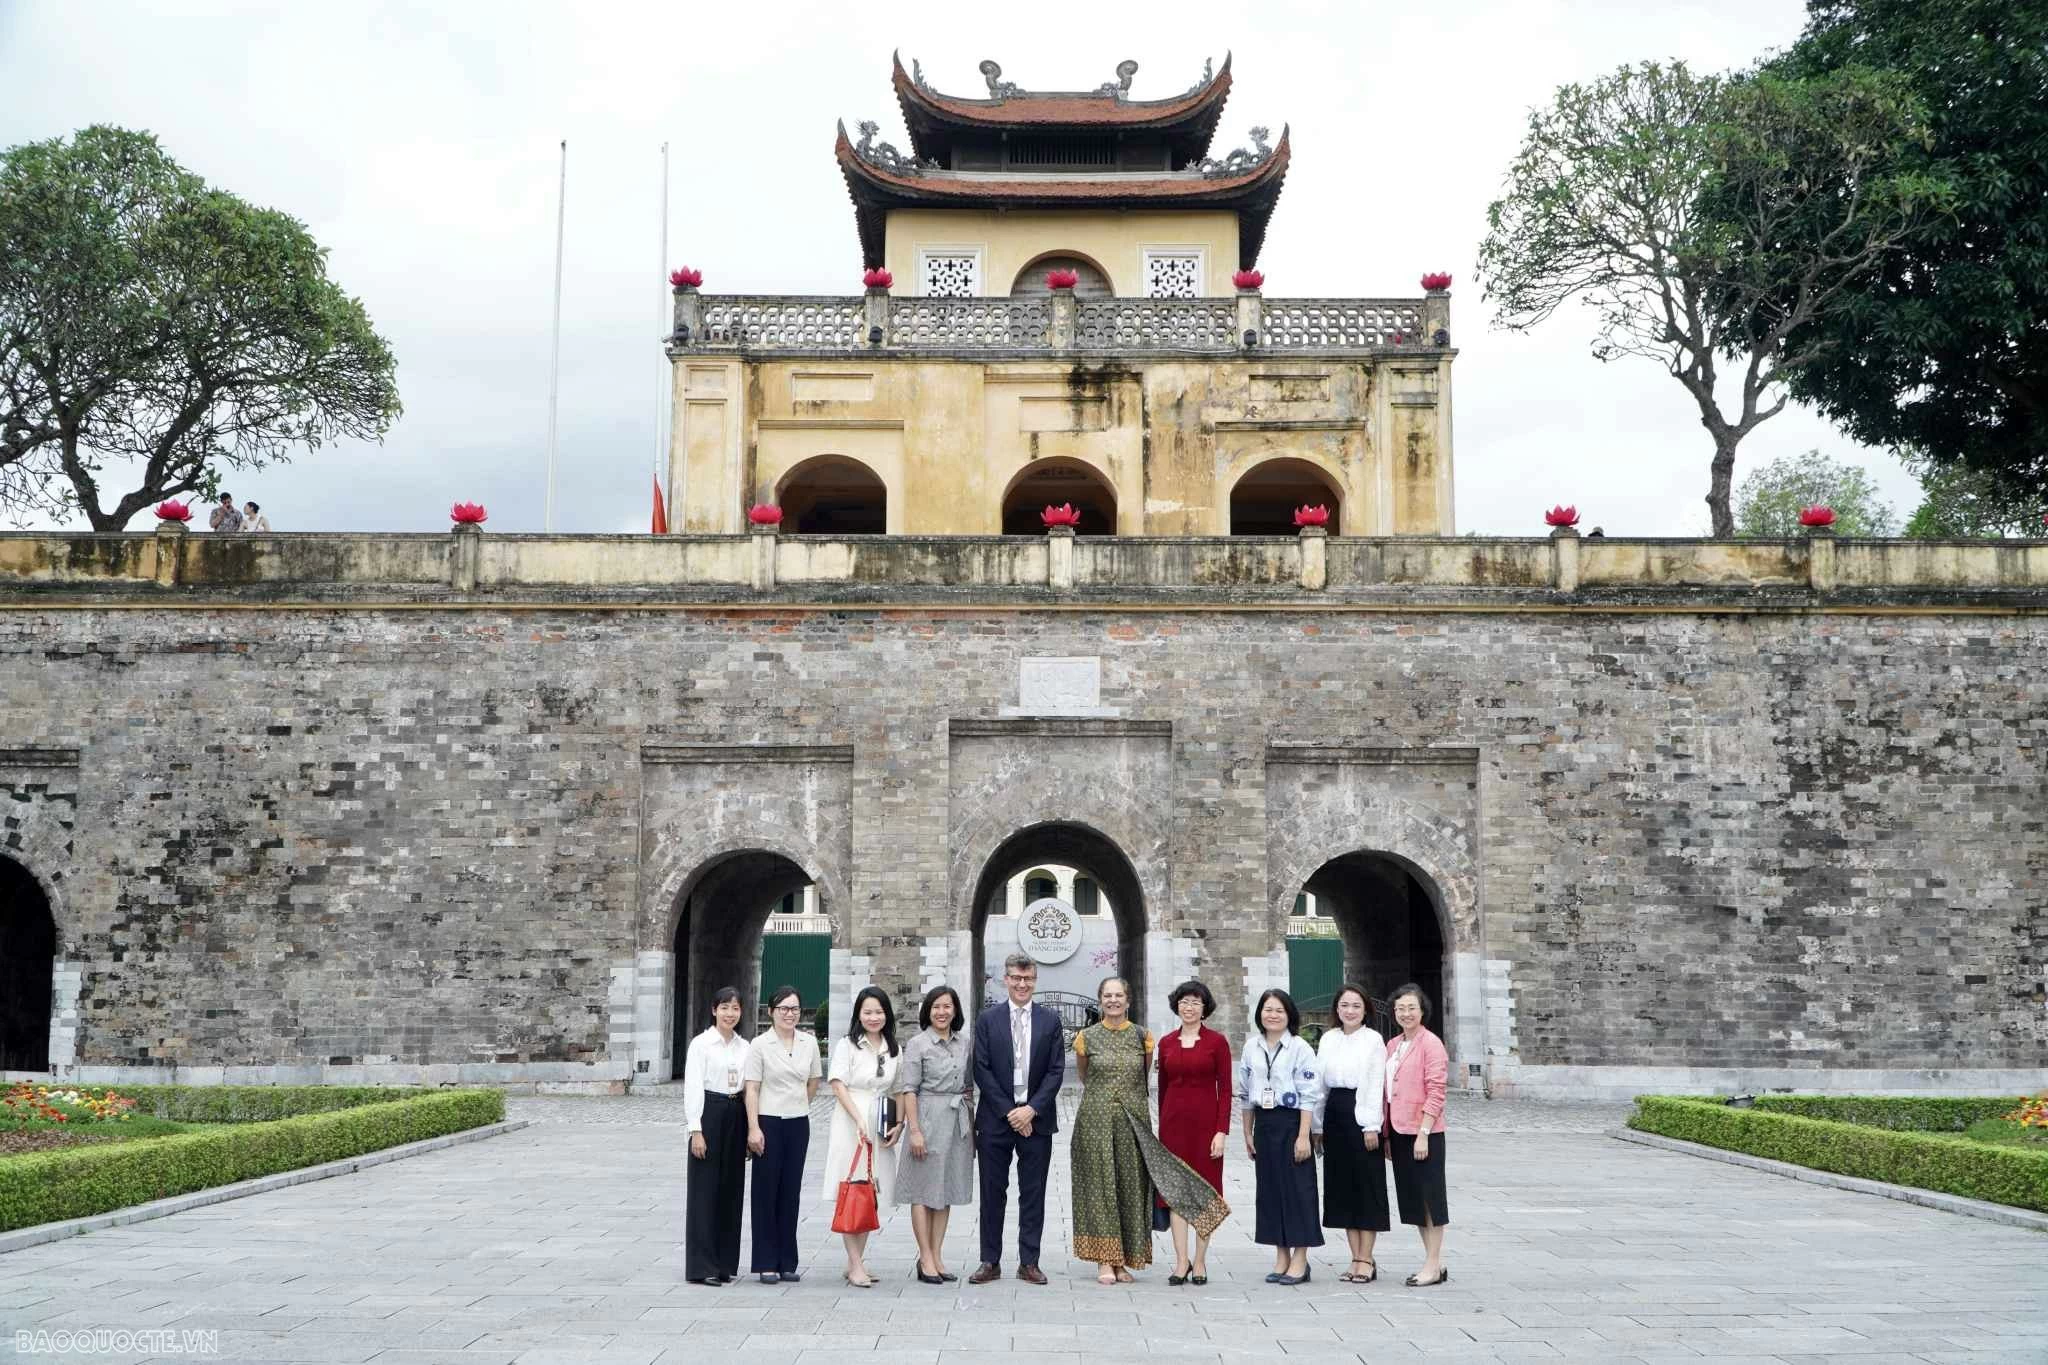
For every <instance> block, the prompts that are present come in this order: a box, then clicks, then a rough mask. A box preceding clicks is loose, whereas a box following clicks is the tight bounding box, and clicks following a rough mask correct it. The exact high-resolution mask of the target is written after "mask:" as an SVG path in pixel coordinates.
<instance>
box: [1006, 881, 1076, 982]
mask: <svg viewBox="0 0 2048 1365" xmlns="http://www.w3.org/2000/svg"><path fill="white" fill-rule="evenodd" d="M1017 946H1018V947H1020V948H1022V949H1023V950H1024V951H1025V952H1026V953H1027V954H1029V955H1030V957H1031V960H1032V961H1033V962H1037V963H1042V964H1045V965H1048V966H1049V965H1051V964H1052V963H1055V962H1065V961H1066V960H1067V959H1068V958H1070V957H1072V956H1073V955H1074V954H1075V953H1077V952H1079V951H1080V949H1081V921H1080V918H1079V917H1078V916H1076V915H1075V914H1074V907H1073V906H1071V905H1068V904H1067V903H1066V902H1065V901H1063V900H1061V899H1060V898H1059V897H1057V896H1043V897H1040V898H1039V899H1038V900H1035V901H1033V902H1031V904H1029V905H1027V906H1025V907H1024V911H1023V913H1022V914H1020V915H1018V916H1017Z"/></svg>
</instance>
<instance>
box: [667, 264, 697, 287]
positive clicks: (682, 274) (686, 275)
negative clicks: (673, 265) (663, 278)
mask: <svg viewBox="0 0 2048 1365" xmlns="http://www.w3.org/2000/svg"><path fill="white" fill-rule="evenodd" d="M668 282H669V283H670V284H672V285H674V286H675V287H676V288H678V289H681V288H682V287H683V286H684V285H688V286H689V287H690V288H692V289H695V288H696V287H697V286H698V285H700V284H702V283H704V272H703V271H701V270H692V269H690V267H688V266H683V267H682V268H680V269H678V270H671V271H669V272H668Z"/></svg>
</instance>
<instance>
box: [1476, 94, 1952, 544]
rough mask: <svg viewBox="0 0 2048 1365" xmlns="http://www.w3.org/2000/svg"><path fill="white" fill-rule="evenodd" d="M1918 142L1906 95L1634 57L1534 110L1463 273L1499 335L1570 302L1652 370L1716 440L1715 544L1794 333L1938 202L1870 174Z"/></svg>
mask: <svg viewBox="0 0 2048 1365" xmlns="http://www.w3.org/2000/svg"><path fill="white" fill-rule="evenodd" d="M1925 136H1926V134H1925V120H1924V115H1923V114H1922V112H1921V110H1920V109H1919V107H1918V105H1917V103H1916V102H1915V101H1914V100H1913V98H1912V97H1911V95H1910V94H1909V93H1908V92H1907V91H1906V90H1905V89H1904V86H1903V83H1902V82H1900V81H1899V80H1898V79H1897V78H1895V77H1891V76H1888V75H1884V74H1882V73H1875V72H1870V71H1865V70H1857V69H1847V70H1842V71H1838V72H1830V73H1826V74H1824V75H1820V76H1816V77H1813V78H1811V79H1807V80H1791V79H1786V78H1782V77H1779V76H1776V75H1773V74H1769V73H1759V74H1751V75H1747V76H1742V77H1735V78H1728V77H1720V76H1697V75H1694V74H1693V73H1692V72H1691V71H1689V70H1687V69H1686V67H1685V66H1684V65H1683V64H1682V63H1673V64H1671V65H1668V66H1665V65H1659V64H1656V63H1646V64H1644V65H1641V66H1636V67H1624V68H1622V69H1621V70H1619V71H1616V72H1615V73H1614V74H1613V75H1611V76H1608V77H1606V78H1604V79H1602V80H1598V81H1594V82H1592V83H1591V84H1587V85H1567V86H1564V87H1562V88H1561V89H1560V90H1559V91H1558V92H1557V95H1556V98H1555V100H1554V101H1553V103H1552V104H1551V106H1550V107H1549V108H1547V109H1539V110H1537V111H1535V112H1534V113H1532V114H1531V115H1530V118H1529V128H1528V133H1527V135H1526V137H1525V138H1524V140H1523V143H1522V147H1521V150H1520V152H1519V153H1518V154H1517V156H1516V158H1515V161H1514V163H1513V165H1512V167H1511V168H1510V170H1509V175H1508V181H1509V188H1508V193H1507V194H1506V196H1505V197H1503V198H1502V199H1500V200H1497V201H1496V202H1495V203H1494V204H1493V205H1492V206H1491V207H1490V208H1489V209H1488V211H1487V218H1488V232H1487V235H1486V238H1485V240H1484V241H1483V242H1482V243H1481V245H1480V249H1479V273H1480V276H1481V278H1482V279H1483V280H1484V282H1485V287H1486V296H1487V297H1488V298H1489V299H1491V300H1493V301H1494V302H1495V303H1496V304H1497V306H1498V308H1497V314H1496V318H1495V325H1496V326H1501V327H1506V328H1509V329H1511V330H1515V331H1525V330H1527V329H1529V328H1531V327H1534V326H1535V325H1536V324H1538V323H1541V322H1543V321H1544V320H1545V319H1547V318H1549V317H1550V315H1551V314H1552V313H1554V312H1556V310H1557V309H1558V308H1559V307H1560V306H1561V305H1562V304H1564V303H1565V302H1566V301H1567V300H1570V299H1574V298H1577V299H1580V300H1582V301H1584V302H1586V303H1587V304H1590V305H1591V306H1592V307H1593V308H1594V310H1595V311H1596V312H1597V314H1598V316H1599V320H1600V338H1599V340H1598V341H1597V342H1596V344H1595V345H1594V348H1593V353H1594V355H1595V356H1597V357H1598V358H1600V359H1601V360H1608V359H1612V358H1613V357H1615V356H1617V355H1639V356H1646V357H1648V358H1650V359H1652V360H1655V361H1656V362H1657V363H1659V364H1660V365H1662V366H1664V367H1665V368H1666V369H1667V370H1668V371H1669V372H1670V374H1671V375H1672V377H1673V378H1675V379H1676V380H1678V382H1679V383H1680V384H1681V385H1683V386H1684V388H1685V390H1686V392H1687V393H1688V394H1690V395H1691V397H1692V399H1693V402H1694V403H1695V404H1696V405H1697V407H1698V409H1699V414H1700V423H1701V425H1702V426H1704V427H1705V428H1706V429H1707V432H1708V435H1709V438H1710V439H1711V441H1712V446H1713V456H1712V461H1711V464H1710V466H1709V469H1710V479H1709V484H1708V492H1707V506H1708V509H1709V511H1710V512H1711V513H1712V516H1713V531H1714V534H1715V535H1716V536H1724V537H1725V536H1729V535H1732V534H1733V533H1734V529H1735V519H1734V513H1733V510H1732V508H1731V505H1730V494H1731V484H1732V481H1733V477H1734V470H1735V451H1736V447H1737V446H1738V445H1739V444H1740V443H1741V441H1742V439H1743V438H1744V437H1745V436H1747V435H1748V434H1749V433H1750V432H1751V431H1753V430H1755V429H1756V427H1757V426H1758V424H1760V423H1762V422H1765V421H1768V420H1769V419H1770V418H1772V417H1774V416H1776V415H1777V414H1778V413H1779V412H1780V411H1781V410H1782V409H1783V408H1784V406H1785V401H1786V400H1785V396H1784V390H1783V387H1782V385H1783V382H1784V380H1785V379H1786V378H1787V377H1788V376H1789V375H1791V374H1793V373H1796V372H1797V371H1798V370H1799V369H1800V368H1801V367H1803V366H1805V365H1808V364H1810V363H1812V361H1813V359H1814V357H1815V350H1814V348H1813V347H1812V346H1810V345H1801V344H1798V343H1797V342H1796V341H1795V340H1794V337H1795V335H1796V334H1797V333H1798V332H1799V331H1800V330H1801V329H1802V328H1805V327H1806V326H1807V325H1808V324H1809V323H1811V322H1812V321H1813V320H1814V319H1816V318H1818V317H1822V316H1824V315H1826V314H1827V313H1829V312H1831V311H1832V310H1834V309H1836V308H1838V307H1840V306H1841V301H1842V298H1843V296H1844V294H1845V293H1846V292H1847V291H1848V290H1849V289H1850V288H1852V287H1853V286H1854V285H1855V284H1856V283H1857V282H1858V281H1859V280H1861V279H1863V278H1864V277H1865V276H1867V275H1868V274H1869V273H1870V272H1871V271H1872V270H1873V269H1875V267H1876V266H1877V264H1878V263H1879V262H1880V261H1881V260H1883V259H1884V257H1885V256H1886V255H1887V254H1888V253H1889V252H1891V251H1892V250H1894V249H1895V248H1896V247H1897V244H1898V242H1899V241H1900V239H1901V238H1902V237H1903V236H1904V234H1905V233H1906V232H1907V231H1908V230H1909V229H1910V228H1911V227H1912V225H1913V224H1915V223H1916V222H1918V221H1919V220H1920V218H1921V217H1922V216H1923V215H1924V214H1926V213H1927V212H1929V211H1930V210H1931V209H1932V208H1934V207H1936V206H1938V205H1939V203H1940V201H1941V199H1942V196H1943V193H1944V190H1943V187H1942V185H1941V183H1940V181H1939V178H1938V177H1935V176H1929V175H1919V176H1910V177H1909V176H1903V175H1894V174H1879V173H1877V171H1876V170H1875V168H1876V167H1877V166H1879V165H1881V164H1890V160H1895V159H1896V149H1897V148H1898V146H1899V145H1900V144H1904V143H1913V142H1918V141H1921V140H1923V139H1924V138H1925ZM1816 185H1825V186H1826V187H1827V188H1828V191H1829V196H1828V198H1827V201H1826V203H1825V204H1820V203H1816V202H1814V199H1815V196H1814V194H1813V191H1814V188H1815V186H1816ZM1794 228H1799V229H1801V230H1800V231H1796V232H1795V231H1794V230H1793V229H1794ZM1724 357H1732V365H1731V373H1729V374H1726V375H1724V374H1723V372H1722V368H1721V363H1720V362H1721V360H1722V358H1724ZM1724 388H1725V389H1727V390H1728V393H1727V395H1726V396H1727V398H1728V399H1729V401H1731V402H1732V404H1733V408H1732V410H1724V408H1723V399H1724V394H1723V389H1724Z"/></svg>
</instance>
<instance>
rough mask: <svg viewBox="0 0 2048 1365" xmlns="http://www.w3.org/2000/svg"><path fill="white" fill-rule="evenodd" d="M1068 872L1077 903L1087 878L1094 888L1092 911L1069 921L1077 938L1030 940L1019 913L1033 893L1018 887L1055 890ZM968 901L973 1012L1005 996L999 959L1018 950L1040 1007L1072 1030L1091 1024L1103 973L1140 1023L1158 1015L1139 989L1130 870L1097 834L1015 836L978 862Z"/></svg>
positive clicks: (1135, 890)
mask: <svg viewBox="0 0 2048 1365" xmlns="http://www.w3.org/2000/svg"><path fill="white" fill-rule="evenodd" d="M1069 869H1071V871H1072V873H1073V874H1074V875H1073V886H1074V888H1075V891H1074V896H1075V900H1076V901H1078V900H1079V899H1080V896H1081V891H1080V888H1081V886H1082V885H1083V883H1084V882H1085V883H1086V884H1087V885H1089V886H1091V887H1093V888H1095V889H1096V890H1095V896H1096V904H1097V907H1098V911H1099V913H1098V914H1096V915H1094V916H1092V917H1087V918H1083V917H1082V916H1081V915H1080V913H1079V911H1080V906H1079V905H1078V904H1077V905H1076V906H1075V907H1074V908H1075V911H1076V914H1075V916H1074V919H1073V920H1072V921H1070V925H1071V927H1072V928H1073V929H1074V930H1077V931H1078V932H1074V933H1072V934H1070V935H1060V936H1057V937H1055V938H1053V939H1051V940H1045V939H1043V938H1040V937H1034V935H1035V934H1037V933H1038V932H1039V931H1038V930H1036V929H1035V927H1034V926H1032V925H1031V924H1030V923H1029V921H1028V919H1027V918H1022V917H1019V916H1018V915H1017V914H1016V909H1021V908H1022V905H1024V904H1029V903H1030V900H1031V899H1037V897H1035V896H1034V897H1031V898H1029V899H1024V898H1022V896H1021V893H1022V892H1023V890H1025V888H1023V887H1021V886H1020V885H1019V883H1020V882H1032V881H1038V880H1040V879H1043V880H1045V881H1049V882H1051V883H1052V884H1053V885H1054V886H1055V887H1056V886H1057V885H1058V883H1059V880H1060V879H1061V878H1063V877H1065V876H1067V875H1068V871H1069ZM973 903H974V907H975V908H974V914H973V918H972V921H971V928H972V930H973V933H974V981H975V983H976V990H975V995H974V998H973V999H972V1000H971V1001H970V1003H969V1007H970V1008H973V1009H978V1008H979V1007H980V1006H981V1005H983V1004H986V1003H988V1002H991V1001H995V1000H1000V999H1002V998H1003V983H1002V971H1003V960H1004V959H1005V958H1006V957H1008V956H1009V955H1010V954H1011V953H1013V952H1018V951H1023V952H1026V953H1028V954H1029V955H1030V956H1032V957H1033V958H1035V959H1036V960H1037V961H1038V962H1039V964H1040V965H1039V969H1038V999H1039V1001H1040V1002H1041V1003H1043V1004H1045V1005H1048V1006H1050V1007H1051V1008H1052V1009H1054V1010H1056V1011H1058V1012H1059V1014H1060V1017H1061V1020H1062V1022H1063V1023H1064V1025H1065V1026H1066V1028H1067V1030H1068V1031H1069V1032H1070V1033H1071V1032H1072V1031H1074V1030H1075V1029H1077V1028H1080V1027H1081V1026H1083V1025H1085V1024H1087V1023H1089V1022H1090V1021H1091V1019H1092V1018H1093V1016H1094V1011H1095V988H1096V985H1097V984H1098V983H1099V982H1100V981H1101V980H1102V978H1103V977H1105V976H1110V975H1119V974H1120V975H1122V976H1123V977H1124V978H1125V979H1126V980H1128V981H1129V982H1130V985H1131V1000H1132V1015H1133V1017H1134V1018H1135V1019H1136V1020H1137V1021H1138V1022H1140V1023H1145V1022H1147V1019H1148V1011H1149V1012H1153V1013H1163V1011H1164V1009H1165V1003H1164V998H1163V997H1162V998H1161V999H1159V1000H1156V1001H1155V1000H1152V999H1151V998H1150V997H1149V996H1147V994H1146V991H1145V980H1144V973H1145V950H1144V949H1145V924H1146V912H1145V896H1144V893H1143V891H1142V890H1140V888H1139V886H1138V874H1137V871H1136V869H1135V868H1133V867H1132V866H1131V861H1130V859H1129V858H1128V857H1126V856H1125V854H1124V852H1123V850H1122V849H1120V848H1119V847H1117V845H1116V843H1115V842H1114V841H1112V840H1111V839H1109V838H1107V837H1106V836H1104V835H1103V834H1101V833H1100V832H1098V831H1096V830H1093V829H1090V828H1088V827H1087V826H1085V825H1079V824H1068V823H1064V822H1059V823H1052V824H1044V825H1033V826H1030V827H1028V828H1025V829H1021V830H1018V831H1017V832H1015V833H1014V834H1012V835H1011V836H1010V837H1009V838H1007V839H1005V840H1004V841H1003V842H1002V844H1001V845H1000V846H999V847H998V848H997V849H996V851H995V852H994V853H993V854H991V855H990V857H989V859H988V861H987V862H986V863H985V864H983V866H982V870H981V875H980V877H979V878H978V879H977V881H976V883H975V889H974V902H973ZM1013 906H1014V907H1015V908H1014V909H1013V908H1012V907H1013ZM962 993H963V994H965V988H964V984H963V988H962ZM1155 1022H1156V1021H1155Z"/></svg>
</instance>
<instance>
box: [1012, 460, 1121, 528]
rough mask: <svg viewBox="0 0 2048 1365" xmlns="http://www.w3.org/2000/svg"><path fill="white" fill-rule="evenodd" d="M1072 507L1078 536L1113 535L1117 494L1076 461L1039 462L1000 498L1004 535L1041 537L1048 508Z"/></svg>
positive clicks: (1092, 470)
mask: <svg viewBox="0 0 2048 1365" xmlns="http://www.w3.org/2000/svg"><path fill="white" fill-rule="evenodd" d="M1069 504H1071V505H1072V506H1073V508H1074V510H1075V511H1077V512H1079V513H1080V514H1081V524H1080V525H1079V526H1076V527H1075V528H1074V531H1075V533H1076V534H1077V535H1084V536H1113V535H1115V534H1116V490H1115V489H1114V488H1112V487H1111V486H1110V483H1109V480H1108V479H1106V478H1104V477H1103V476H1102V475H1101V474H1100V473H1098V472H1097V471H1096V470H1095V469H1093V468H1091V467H1090V466H1088V465H1085V464H1083V463H1081V461H1079V460H1064V459H1052V460H1040V461H1039V462H1038V463H1037V464H1034V465H1032V466H1031V467H1030V468H1028V469H1026V470H1025V471H1024V472H1023V473H1022V474H1019V475H1018V476H1017V478H1016V481H1015V482H1013V483H1012V484H1011V485H1010V491H1009V492H1007V493H1005V494H1004V495H1003V534H1004V535H1006V536H1042V535H1044V534H1045V521H1044V513H1045V509H1046V508H1048V507H1064V506H1067V505H1069Z"/></svg>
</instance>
